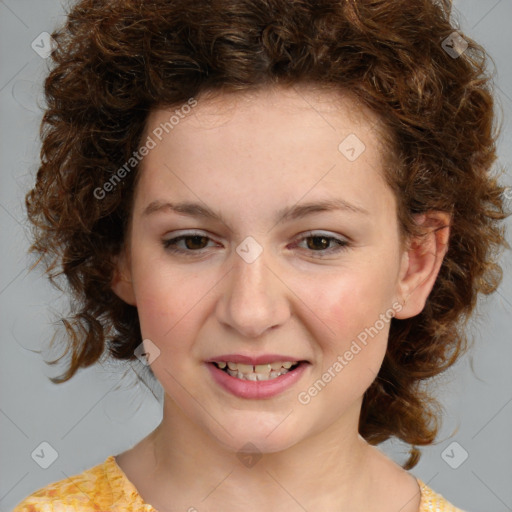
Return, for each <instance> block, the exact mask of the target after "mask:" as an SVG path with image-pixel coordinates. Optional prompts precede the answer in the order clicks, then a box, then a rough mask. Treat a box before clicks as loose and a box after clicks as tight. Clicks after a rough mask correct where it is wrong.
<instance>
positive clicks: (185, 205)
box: [142, 199, 370, 226]
mask: <svg viewBox="0 0 512 512" xmlns="http://www.w3.org/2000/svg"><path fill="white" fill-rule="evenodd" d="M166 211H171V212H175V213H177V214H179V215H185V216H189V217H199V218H204V219H209V220H215V221H218V222H221V223H222V224H225V225H226V226H228V225H229V224H228V222H226V221H225V219H224V218H223V217H222V215H221V214H220V213H217V212H215V211H213V210H212V209H211V208H209V207H208V206H207V205H205V204H200V203H193V202H182V203H170V202H162V201H158V200H157V201H152V202H151V203H149V204H148V206H146V208H145V209H144V211H143V212H142V215H143V216H148V215H152V214H154V213H157V212H166ZM331 211H347V212H351V213H358V214H362V215H369V214H370V212H369V211H368V210H366V209H364V208H362V207H361V206H356V205H354V204H351V203H348V202H347V201H345V200H343V199H329V200H325V201H318V202H309V203H303V204H296V205H294V206H288V207H286V208H282V209H281V210H279V211H278V212H277V215H276V217H275V219H274V225H276V224H280V223H283V222H287V221H288V222H289V221H292V220H297V219H301V218H303V217H306V216H308V215H312V214H314V213H320V212H331Z"/></svg>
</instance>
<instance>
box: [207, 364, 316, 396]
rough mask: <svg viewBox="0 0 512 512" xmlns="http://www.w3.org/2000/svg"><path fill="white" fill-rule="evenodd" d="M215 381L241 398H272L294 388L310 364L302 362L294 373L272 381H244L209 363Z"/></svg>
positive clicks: (288, 373)
mask: <svg viewBox="0 0 512 512" xmlns="http://www.w3.org/2000/svg"><path fill="white" fill-rule="evenodd" d="M206 366H208V369H209V370H210V372H211V374H212V377H213V379H214V380H215V381H216V382H217V384H219V385H220V386H221V387H223V388H224V389H225V390H226V391H229V392H230V393H231V394H233V395H235V396H238V397H240V398H259V399H263V398H272V397H273V396H276V395H278V394H279V393H282V392H283V391H285V390H286V389H289V388H290V387H291V386H293V385H294V384H295V383H296V382H297V381H298V380H299V379H300V378H301V376H302V374H303V373H304V372H305V371H306V367H307V366H308V363H305V362H302V363H299V365H298V366H297V367H296V368H295V369H294V370H292V371H289V372H287V373H285V374H284V375H280V376H279V377H276V378H275V379H271V380H257V381H252V380H242V379H238V378H237V377H231V375H229V374H228V373H226V372H225V371H223V370H221V369H219V368H217V366H216V365H215V364H213V363H207V364H206Z"/></svg>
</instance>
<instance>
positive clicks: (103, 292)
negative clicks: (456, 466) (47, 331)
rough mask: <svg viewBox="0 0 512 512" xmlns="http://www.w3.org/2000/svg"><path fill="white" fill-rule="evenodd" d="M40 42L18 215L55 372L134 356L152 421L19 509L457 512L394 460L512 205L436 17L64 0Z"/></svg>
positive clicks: (478, 288)
mask: <svg viewBox="0 0 512 512" xmlns="http://www.w3.org/2000/svg"><path fill="white" fill-rule="evenodd" d="M53 37H54V38H55V40H56V43H57V48H56V50H55V51H54V53H53V55H52V57H53V59H54V62H55V67H54V68H53V70H52V71H51V73H50V75H49V77H48V79H47V81H46V86H45V91H46V98H47V103H48V108H47V111H46V114H45V117H44V120H43V126H44V130H43V149H42V162H41V167H40V169H39V173H38V177H37V182H36V185H35V187H34V189H33V190H32V191H31V192H30V193H29V194H28V196H27V208H28V215H29V218H30V220H31V221H32V222H33V224H34V226H35V232H34V237H35V242H34V246H33V250H34V251H35V252H36V253H39V254H41V255H42V257H43V258H42V259H43V260H44V261H45V262H46V265H47V269H48V273H49V275H50V276H55V275H57V274H59V273H63V274H64V275H65V277H66V279H67V280H68V282H69V284H70V285H71V289H72V292H73V294H74V300H75V301H76V305H77V307H78V312H77V313H76V315H75V316H74V317H73V318H70V319H68V320H67V327H68V334H69V347H68V348H69V351H70V353H71V359H70V364H69V367H68V370H67V372H66V373H65V374H64V375H63V376H62V378H61V380H67V379H69V378H71V377H72V376H73V375H74V373H75V372H76V371H77V370H78V369H79V368H82V367H87V366H90V365H92V364H94V363H95V362H97V361H98V359H99V358H100V356H102V354H104V352H105V351H108V352H109V353H110V355H111V356H112V357H114V358H118V359H126V360H130V359H135V358H139V359H140V360H141V361H143V364H148V365H150V368H151V371H152V373H153V375H154V376H155V377H156V379H157V380H158V381H159V382H160V384H161V385H162V387H163V390H164V392H165V399H164V406H163V407H164V412H163V421H162V423H161V424H160V425H159V426H158V428H157V429H156V430H155V431H154V432H153V433H151V434H150V435H149V436H148V437H146V438H145V439H143V440H142V441H141V442H140V443H138V444H137V445H136V446H134V447H133V448H132V449H130V450H128V451H126V452H124V453H122V454H119V455H117V456H116V457H114V456H112V457H109V458H108V459H107V460H106V461H105V462H104V463H103V464H101V465H99V466H96V467H94V468H92V469H90V470H88V471H86V472H84V473H82V474H81V475H77V476H76V477H72V478H69V479H66V480H64V481H61V482H57V483H55V484H52V485H50V486H47V487H45V488H43V489H41V490H39V491H37V492H36V493H34V494H33V495H32V496H30V497H28V498H27V499H26V500H24V501H23V502H22V503H21V504H20V505H18V507H17V508H16V511H28V510H46V508H45V507H49V506H51V507H52V509H53V510H56V511H57V510H158V511H159V512H165V511H171V510H172V511H174V510H189V511H193V510H199V511H220V510H222V511H226V510H235V509H237V510H238V509H240V508H243V509H244V510H248V511H252V510H262V509H263V510H274V509H277V508H278V507H279V508H280V507H281V506H283V505H284V506H285V507H286V508H287V509H289V510H308V511H331V510H332V511H334V510H352V511H358V510H361V511H363V510H364V511H372V510H379V511H380V512H383V511H387V510H389V511H396V510H401V511H402V512H417V511H418V510H419V511H420V512H423V511H426V510H446V511H448V510H450V511H451V510H458V509H456V508H455V507H453V506H452V505H451V504H449V503H448V502H447V501H446V500H444V499H443V498H442V497H441V496H440V495H438V494H436V493H435V492H434V491H433V490H432V489H430V488H429V487H428V486H426V485H425V484H424V483H423V482H421V481H419V480H417V479H416V478H414V477H413V476H412V475H410V474H409V473H408V472H407V471H405V469H410V468H411V467H413V466H414V465H415V464H416V462H417V460H418V458H419V451H418V449H417V446H419V445H427V444H430V443H432V442H433V441H434V439H435V435H436V432H437V425H436V420H437V417H438V415H437V413H436V409H435V401H434V400H433V399H432V398H430V397H429V396H428V394H427V393H426V391H425V389H424V386H422V384H423V381H424V380H425V379H428V378H429V377H433V376H435V375H437V374H439V373H441V372H442V371H443V370H445V369H446V368H448V367H449V366H451V365H452V364H453V363H454V362H455V361H456V360H457V358H458V357H459V356H460V354H461V353H462V352H463V350H464V348H465V343H466V336H465V333H464V330H463V327H462V326H461V319H462V318H463V317H464V316H467V315H468V314H469V313H470V312H471V311H472V309H473V307H474V306H475V302H476V298H477V296H478V293H480V292H481V293H484V294H488V293H491V292H493V291H494V290H495V289H496V287H497V284H498V281H499V279H496V278H495V275H496V271H497V270H499V266H498V265H497V263H496V258H497V253H498V250H499V249H500V247H501V246H503V245H504V243H505V242H504V239H503V233H502V228H501V226H500V221H501V220H502V219H503V218H505V215H506V214H505V212H504V208H503V204H502V194H503V188H502V187H501V186H500V185H499V184H498V183H497V182H496V178H495V177H494V176H492V175H491V174H490V172H489V169H490V167H491V164H492V163H493V161H494V160H495V147H494V144H495V137H496V134H495V133H494V131H493V118H494V114H493V103H492V97H491V95H490V94H489V92H488V90H487V81H488V79H487V77H486V74H485V59H484V56H485V54H484V52H483V50H482V49H481V48H480V47H479V46H478V45H477V44H476V43H474V42H473V41H471V40H469V39H467V38H464V37H463V36H462V35H460V34H458V33H457V32H454V30H453V28H452V27H451V26H450V23H449V7H448V5H447V4H446V3H443V4H440V3H439V2H433V1H432V0H428V1H427V0H422V1H421V2H420V4H418V3H412V2H407V1H394V2H390V1H389V0H388V1H365V0H364V1H357V2H355V1H352V0H350V1H326V2H313V1H311V2H306V1H300V2H289V1H277V0H274V1H268V0H267V1H264V0H261V1H257V2H254V1H251V2H248V1H242V0H237V1H234V2H233V1H230V2H226V1H214V2H211V1H208V2H203V1H200V2H193V3H191V2H185V1H179V2H170V1H163V0H161V1H155V2H141V1H140V0H137V1H136V0H125V1H108V2H107V1H98V0H95V1H92V0H82V1H80V2H78V3H77V4H76V5H75V6H74V8H73V9H72V11H71V12H70V14H69V16H68V22H67V24H66V26H65V27H63V28H62V29H61V30H60V31H58V32H57V33H55V34H54V35H53ZM466 45H467V46H466ZM392 436H395V437H397V438H399V439H401V440H403V441H405V442H406V443H409V444H410V445H411V447H412V448H411V454H410V458H409V460H408V461H407V463H406V464H405V469H403V468H401V467H399V466H398V465H396V464H395V463H394V462H393V461H391V460H389V459H388V458H387V457H385V456H384V455H383V454H381V453H380V452H379V451H378V450H377V448H375V445H377V444H379V443H380V442H382V441H384V440H386V439H389V438H390V437H392Z"/></svg>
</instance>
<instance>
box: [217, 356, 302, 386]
mask: <svg viewBox="0 0 512 512" xmlns="http://www.w3.org/2000/svg"><path fill="white" fill-rule="evenodd" d="M303 363H305V361H282V362H280V361H276V362H273V363H267V364H256V365H253V364H244V363H235V362H233V361H212V363H211V364H213V365H214V366H216V367H217V368H218V369H219V370H222V371H223V372H225V373H227V374H228V375H230V376H231V377H234V378H236V379H240V380H249V381H253V382H255V381H267V380H274V379H277V378H278V377H280V376H281V375H286V374H287V373H290V372H293V371H294V370H296V368H297V367H298V366H299V365H301V364H303Z"/></svg>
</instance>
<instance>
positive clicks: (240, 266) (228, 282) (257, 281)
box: [216, 251, 290, 338]
mask: <svg viewBox="0 0 512 512" xmlns="http://www.w3.org/2000/svg"><path fill="white" fill-rule="evenodd" d="M264 254H265V251H264V252H263V253H262V254H261V255H260V256H259V257H258V258H257V259H256V260H255V261H253V262H252V263H248V262H246V261H244V260H243V259H242V258H241V257H239V256H238V255H236V256H235V257H234V259H235V262H234V266H233V268H232V269H231V271H230V272H229V273H228V275H227V276H226V277H225V279H224V280H223V281H224V287H223V289H222V296H221V297H220V299H219V301H218V303H217V308H216V315H217V319H218V320H219V322H220V323H222V324H223V325H225V326H228V327H230V328H232V329H234V330H236V331H238V333H239V334H241V335H242V336H244V337H247V338H256V337H259V336H261V335H263V334H264V333H265V332H266V331H268V330H270V329H273V328H277V327H278V326H280V325H283V324H284V323H285V322H286V321H287V320H288V319H289V318H290V304H289V300H288V297H287V296H288V294H287V288H286V285H285V284H284V283H283V282H282V281H281V280H280V279H279V276H278V273H277V272H276V271H275V270H272V269H271V268H270V267H269V266H268V265H267V263H266V261H265V260H266V259H265V257H264Z"/></svg>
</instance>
